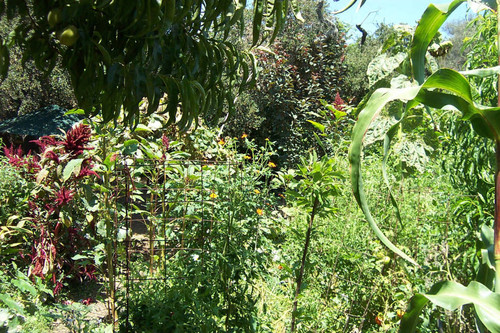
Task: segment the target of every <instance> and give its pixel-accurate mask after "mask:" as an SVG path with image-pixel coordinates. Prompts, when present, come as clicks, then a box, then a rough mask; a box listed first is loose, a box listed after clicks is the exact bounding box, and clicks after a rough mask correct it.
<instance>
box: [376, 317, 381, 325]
mask: <svg viewBox="0 0 500 333" xmlns="http://www.w3.org/2000/svg"><path fill="white" fill-rule="evenodd" d="M375 323H376V324H377V325H378V326H382V318H380V317H379V316H376V317H375Z"/></svg>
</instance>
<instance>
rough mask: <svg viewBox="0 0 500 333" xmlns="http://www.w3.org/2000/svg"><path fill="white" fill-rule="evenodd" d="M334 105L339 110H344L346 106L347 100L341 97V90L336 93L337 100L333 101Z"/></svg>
mask: <svg viewBox="0 0 500 333" xmlns="http://www.w3.org/2000/svg"><path fill="white" fill-rule="evenodd" d="M333 106H334V107H335V109H337V110H339V111H342V112H343V111H344V108H345V101H344V100H343V99H342V98H341V97H340V94H339V92H338V91H337V94H336V95H335V100H334V101H333Z"/></svg>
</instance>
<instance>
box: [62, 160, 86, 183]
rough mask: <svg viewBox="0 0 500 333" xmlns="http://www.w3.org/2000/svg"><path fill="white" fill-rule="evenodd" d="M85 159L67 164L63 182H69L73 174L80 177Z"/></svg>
mask: <svg viewBox="0 0 500 333" xmlns="http://www.w3.org/2000/svg"><path fill="white" fill-rule="evenodd" d="M82 162H83V158H75V159H74V160H71V161H69V162H68V164H66V166H65V167H64V170H63V181H64V182H65V181H67V180H68V179H69V177H71V175H72V174H74V175H75V177H76V176H78V175H79V174H80V169H81V168H82Z"/></svg>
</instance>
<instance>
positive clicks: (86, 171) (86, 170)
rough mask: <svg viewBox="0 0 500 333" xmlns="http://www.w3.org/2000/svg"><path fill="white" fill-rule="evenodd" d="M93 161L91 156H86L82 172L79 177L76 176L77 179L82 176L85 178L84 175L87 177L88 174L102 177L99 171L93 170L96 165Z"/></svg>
mask: <svg viewBox="0 0 500 333" xmlns="http://www.w3.org/2000/svg"><path fill="white" fill-rule="evenodd" d="M90 162H91V159H90V158H86V159H85V160H84V161H83V163H82V168H81V169H80V174H79V175H78V177H76V178H77V179H80V178H83V177H87V176H90V175H94V176H96V177H97V178H101V177H99V175H98V174H97V172H95V171H94V170H92V168H93V167H94V165H93V164H92V163H90Z"/></svg>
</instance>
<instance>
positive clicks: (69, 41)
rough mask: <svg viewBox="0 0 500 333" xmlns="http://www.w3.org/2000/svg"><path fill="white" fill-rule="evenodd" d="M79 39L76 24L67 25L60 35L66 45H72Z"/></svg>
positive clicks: (60, 39) (61, 40)
mask: <svg viewBox="0 0 500 333" xmlns="http://www.w3.org/2000/svg"><path fill="white" fill-rule="evenodd" d="M77 39H78V29H77V28H76V27H75V26H74V25H70V26H67V27H66V29H64V30H63V32H61V34H60V35H59V41H60V42H61V44H63V45H66V46H72V45H74V44H75V43H76V40H77Z"/></svg>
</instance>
